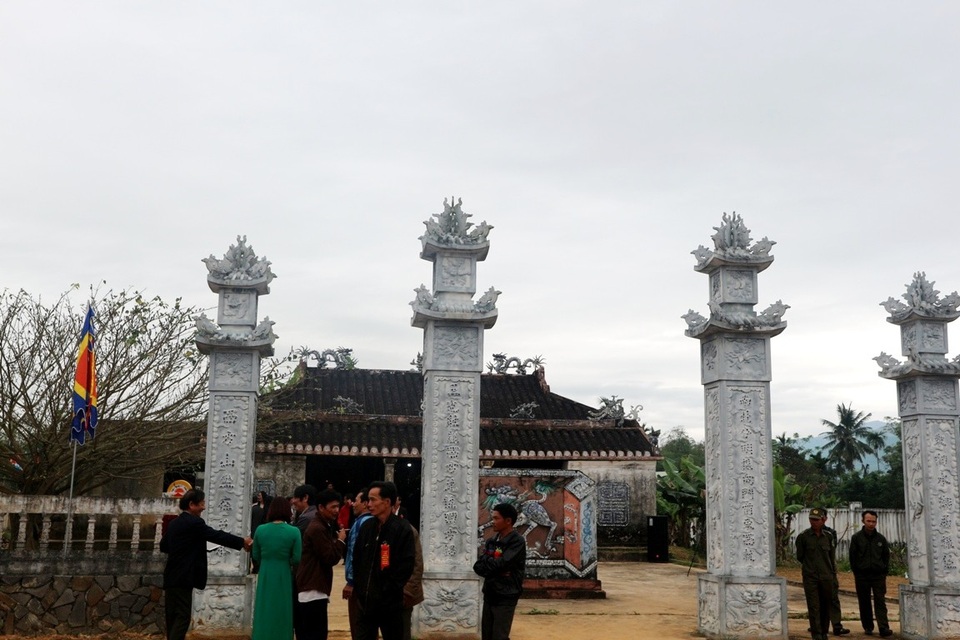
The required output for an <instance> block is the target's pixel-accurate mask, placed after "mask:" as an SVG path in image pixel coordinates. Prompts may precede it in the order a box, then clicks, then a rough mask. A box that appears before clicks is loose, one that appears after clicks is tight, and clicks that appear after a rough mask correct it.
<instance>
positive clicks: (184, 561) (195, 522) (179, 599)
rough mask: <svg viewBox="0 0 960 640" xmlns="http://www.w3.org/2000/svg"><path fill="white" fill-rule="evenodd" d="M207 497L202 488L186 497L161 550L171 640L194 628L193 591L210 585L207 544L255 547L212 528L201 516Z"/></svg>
mask: <svg viewBox="0 0 960 640" xmlns="http://www.w3.org/2000/svg"><path fill="white" fill-rule="evenodd" d="M204 498H205V496H204V493H203V491H200V490H199V489H191V490H190V491H187V492H186V493H185V494H183V497H182V498H180V510H181V512H182V513H181V514H180V515H179V516H177V517H176V518H174V519H173V520H171V521H170V524H169V526H168V527H167V532H166V533H165V534H164V536H163V538H161V540H160V551H163V552H164V553H166V554H167V566H166V568H165V569H164V570H163V590H164V593H165V594H166V602H165V606H166V612H165V613H166V622H167V640H183V639H184V637H186V635H187V629H189V628H190V613H191V612H192V611H193V590H194V589H203V588H205V587H206V586H207V542H212V543H214V544H219V545H221V546H224V547H229V548H231V549H237V550H239V549H243V550H245V551H250V548H251V547H252V546H253V539H252V538H241V537H240V536H235V535H233V534H230V533H227V532H226V531H218V530H217V529H214V528H212V527H210V526H208V525H207V523H206V522H204V521H203V518H201V517H200V514H201V513H203V510H204V509H206V508H207V503H206V500H205V499H204Z"/></svg>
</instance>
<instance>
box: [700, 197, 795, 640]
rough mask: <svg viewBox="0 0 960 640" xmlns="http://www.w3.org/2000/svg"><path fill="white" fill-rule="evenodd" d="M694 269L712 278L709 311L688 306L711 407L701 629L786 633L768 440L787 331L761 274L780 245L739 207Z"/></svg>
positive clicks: (781, 307)
mask: <svg viewBox="0 0 960 640" xmlns="http://www.w3.org/2000/svg"><path fill="white" fill-rule="evenodd" d="M714 229H715V230H716V232H717V233H716V234H714V235H713V242H714V246H715V248H714V250H713V251H710V250H709V249H707V248H705V247H704V246H702V245H701V246H700V247H699V248H698V249H697V250H696V251H693V252H692V253H693V255H694V256H696V258H697V265H696V267H695V269H696V270H697V271H699V272H700V273H705V274H707V275H708V276H710V302H709V307H710V317H709V318H704V317H703V316H702V315H700V314H699V313H696V312H695V311H693V310H691V311H689V312H688V313H687V314H686V315H684V316H683V318H684V319H685V320H686V321H687V324H688V325H689V328H688V329H687V331H686V335H688V336H689V337H691V338H697V339H698V340H700V358H701V369H700V372H701V373H700V375H701V382H702V384H703V387H704V405H705V412H706V440H705V446H706V451H707V457H706V469H705V472H706V509H707V534H706V535H707V573H706V574H702V575H701V576H700V578H699V581H698V593H699V606H698V630H699V631H700V632H701V633H704V634H706V635H707V636H709V637H718V636H722V637H724V638H747V637H750V638H786V637H787V601H786V581H785V580H784V579H783V578H779V577H777V576H776V555H775V553H774V522H773V506H774V502H773V500H774V496H773V465H772V451H771V442H770V377H771V376H770V338H772V337H773V336H775V335H777V334H779V333H780V332H781V331H783V330H784V329H785V328H786V326H787V325H786V323H785V322H783V320H782V316H783V314H784V312H785V311H786V310H787V309H788V306H787V305H785V304H783V303H782V302H780V301H779V300H778V301H777V302H776V303H774V304H772V305H770V306H769V307H768V308H767V309H766V310H765V311H763V312H762V313H760V314H759V315H758V314H757V313H756V312H755V311H754V310H753V307H754V305H755V304H756V303H757V274H758V273H759V272H760V271H763V270H764V269H766V268H767V267H769V266H770V264H771V263H772V262H773V256H771V255H770V249H771V248H772V247H773V245H774V244H775V243H774V242H772V241H770V240H768V239H767V238H764V239H763V240H760V241H757V242H756V243H752V240H751V239H750V230H749V229H747V227H746V226H744V224H743V219H742V218H741V217H740V216H738V215H737V214H735V213H734V214H733V215H732V216H727V215H726V214H724V215H723V221H722V224H721V225H720V226H719V227H714Z"/></svg>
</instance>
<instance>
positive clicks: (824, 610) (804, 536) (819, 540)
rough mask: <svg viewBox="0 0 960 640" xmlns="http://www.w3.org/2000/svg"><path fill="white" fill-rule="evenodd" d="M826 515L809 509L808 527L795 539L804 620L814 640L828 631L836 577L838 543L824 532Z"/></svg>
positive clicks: (825, 638)
mask: <svg viewBox="0 0 960 640" xmlns="http://www.w3.org/2000/svg"><path fill="white" fill-rule="evenodd" d="M826 515H827V512H826V510H825V509H822V508H820V507H815V508H813V509H811V510H810V528H809V529H807V530H806V531H804V532H802V533H801V534H800V535H798V536H797V560H799V561H800V566H801V568H802V573H803V594H804V595H805V596H806V598H807V617H808V618H809V620H810V634H811V637H812V638H813V640H827V632H828V630H829V628H830V602H831V600H832V599H833V595H834V591H835V586H834V585H835V582H834V580H835V579H836V574H837V561H836V553H837V541H836V539H835V538H834V537H833V536H831V535H830V534H828V533H827V532H826V531H824V530H823V526H824V523H825V522H826Z"/></svg>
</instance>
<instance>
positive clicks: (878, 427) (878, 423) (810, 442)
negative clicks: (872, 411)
mask: <svg viewBox="0 0 960 640" xmlns="http://www.w3.org/2000/svg"><path fill="white" fill-rule="evenodd" d="M867 426H868V427H870V428H871V429H872V430H874V431H876V432H877V433H879V434H880V435H882V436H883V440H884V442H886V446H887V448H889V447H895V446H897V437H896V436H895V435H893V434H892V433H890V432H889V431H887V423H886V422H884V421H883V420H871V421H870V422H868V423H867ZM826 444H827V439H826V438H825V437H823V436H809V437H808V438H803V439H801V443H800V446H801V447H802V448H804V449H806V450H807V451H820V450H821V449H822V448H823V447H824V446H825V445H826ZM864 462H866V463H867V464H868V465H870V470H871V471H874V470H876V469H877V459H876V458H875V457H874V456H867V458H866V460H864ZM889 470H890V465H888V464H887V463H886V462H884V461H883V454H882V453H881V454H880V471H882V472H885V471H889Z"/></svg>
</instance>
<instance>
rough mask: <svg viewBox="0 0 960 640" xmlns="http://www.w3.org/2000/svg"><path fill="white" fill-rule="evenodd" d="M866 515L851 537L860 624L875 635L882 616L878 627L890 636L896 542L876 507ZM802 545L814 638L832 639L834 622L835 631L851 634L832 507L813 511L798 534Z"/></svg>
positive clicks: (799, 554) (800, 552)
mask: <svg viewBox="0 0 960 640" xmlns="http://www.w3.org/2000/svg"><path fill="white" fill-rule="evenodd" d="M860 519H861V522H862V523H863V526H862V528H861V529H860V531H858V532H856V533H855V534H853V537H852V539H851V540H850V569H851V570H852V571H853V577H854V585H855V587H856V590H857V604H858V605H859V608H860V624H862V625H863V631H864V633H866V634H867V635H873V632H874V620H876V626H877V630H878V631H879V634H880V636H881V637H884V638H885V637H888V636H891V635H893V631H892V630H891V629H890V621H889V620H888V618H887V605H886V601H885V600H884V598H885V596H886V593H887V573H888V572H889V570H890V545H889V544H888V543H887V539H886V538H884V537H883V534H881V533H880V532H879V531H877V512H876V511H871V510H866V511H864V512H863V514H862V515H861V518H860ZM796 547H797V560H799V561H800V564H801V567H802V573H803V592H804V595H805V597H806V600H807V616H808V618H809V620H810V634H811V636H812V637H813V640H826V638H827V634H828V632H829V631H830V628H831V626H832V627H833V635H835V636H842V635H846V634H848V633H850V630H849V629H847V628H846V627H844V626H843V623H842V622H841V614H840V598H839V593H838V592H839V586H840V585H839V582H838V580H837V532H836V531H834V530H833V529H831V528H830V527H828V526H827V511H826V509H822V508H820V507H817V508H814V509H811V510H810V528H809V529H806V530H805V531H803V532H801V533H800V535H798V536H797V541H796Z"/></svg>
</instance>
